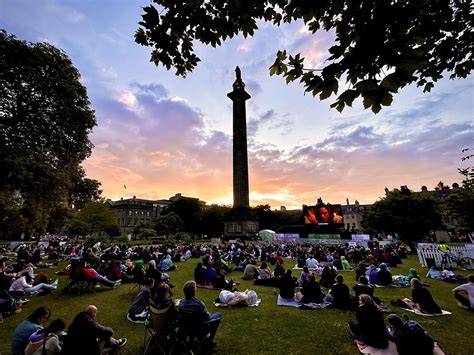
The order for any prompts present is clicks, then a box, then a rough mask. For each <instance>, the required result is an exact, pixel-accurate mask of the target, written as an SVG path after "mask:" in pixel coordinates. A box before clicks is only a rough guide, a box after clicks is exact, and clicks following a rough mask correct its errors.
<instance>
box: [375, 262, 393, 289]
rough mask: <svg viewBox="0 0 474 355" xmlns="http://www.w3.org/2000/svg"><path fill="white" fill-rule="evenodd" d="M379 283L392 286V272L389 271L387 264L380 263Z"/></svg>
mask: <svg viewBox="0 0 474 355" xmlns="http://www.w3.org/2000/svg"><path fill="white" fill-rule="evenodd" d="M378 274H379V285H382V286H390V285H391V284H392V274H391V273H390V271H388V268H387V264H385V263H382V264H380V270H379V272H378Z"/></svg>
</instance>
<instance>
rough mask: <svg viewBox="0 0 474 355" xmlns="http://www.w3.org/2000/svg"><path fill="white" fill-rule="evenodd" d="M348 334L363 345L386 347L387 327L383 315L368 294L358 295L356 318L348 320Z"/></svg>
mask: <svg viewBox="0 0 474 355" xmlns="http://www.w3.org/2000/svg"><path fill="white" fill-rule="evenodd" d="M349 334H350V336H351V338H353V339H355V340H357V341H358V342H360V343H363V344H365V345H368V346H373V347H375V348H378V349H386V348H387V347H388V338H387V328H386V327H385V323H384V320H383V315H382V313H381V312H380V311H379V310H378V309H377V306H376V304H375V302H374V300H373V299H372V297H370V296H369V295H360V296H359V307H357V310H356V320H355V321H354V320H352V321H350V322H349Z"/></svg>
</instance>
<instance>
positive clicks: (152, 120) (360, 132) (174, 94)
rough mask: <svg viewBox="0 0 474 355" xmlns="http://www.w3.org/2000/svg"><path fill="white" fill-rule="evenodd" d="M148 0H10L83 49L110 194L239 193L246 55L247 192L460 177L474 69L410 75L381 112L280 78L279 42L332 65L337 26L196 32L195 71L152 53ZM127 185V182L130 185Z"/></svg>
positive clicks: (350, 194)
mask: <svg viewBox="0 0 474 355" xmlns="http://www.w3.org/2000/svg"><path fill="white" fill-rule="evenodd" d="M148 3H149V2H148V1H144V0H140V1H138V0H137V1H130V0H128V1H126V0H101V1H93V0H63V1H60V0H28V1H27V0H0V28H3V29H5V30H6V31H7V32H9V33H12V34H14V35H16V36H17V38H19V39H24V40H27V41H31V42H39V41H44V42H49V43H51V44H53V45H55V46H57V47H59V48H61V49H62V50H64V51H65V52H66V53H67V55H68V56H69V57H70V58H71V59H72V61H73V63H74V65H75V66H76V67H77V68H78V69H79V71H80V73H81V75H82V82H83V84H84V85H85V86H86V87H87V89H88V94H89V98H90V101H91V105H92V107H93V109H94V110H95V112H96V118H97V122H98V125H97V127H95V128H94V131H93V134H92V135H91V137H90V138H91V140H92V142H93V143H94V145H95V148H94V150H93V153H92V155H91V157H90V158H89V159H88V160H87V161H85V162H84V167H85V169H86V172H87V174H88V177H90V178H94V179H98V180H100V181H101V182H102V187H103V191H104V192H103V195H104V196H105V197H108V198H112V199H118V198H120V197H122V196H124V197H131V196H133V195H136V196H137V197H141V198H153V199H158V198H169V197H170V196H173V195H174V194H175V193H178V192H181V193H183V194H184V195H188V196H195V197H199V198H200V199H202V200H204V201H206V202H208V203H219V204H222V203H226V204H231V203H232V106H231V101H230V100H229V99H228V98H227V96H226V94H227V93H228V92H229V91H231V89H232V83H233V81H234V79H235V72H234V69H235V66H236V65H239V66H240V68H241V70H242V79H243V80H244V82H245V83H246V89H247V91H248V92H249V93H250V95H251V96H252V98H251V99H250V100H249V101H247V120H248V145H249V176H250V200H251V204H252V205H257V204H262V203H269V204H270V205H271V206H272V207H273V208H279V207H280V206H282V205H284V206H287V207H290V208H291V207H295V208H298V207H300V206H301V204H303V203H306V204H310V203H314V202H315V201H316V199H317V198H318V197H322V198H323V200H324V201H325V202H330V203H345V201H346V198H349V200H350V201H351V202H353V201H354V200H358V201H359V202H360V203H373V202H374V201H376V200H377V199H378V198H379V197H380V196H383V194H384V188H385V187H388V188H389V189H393V188H396V187H399V186H400V185H408V187H409V188H411V189H413V190H420V188H421V186H422V185H426V186H428V188H430V189H431V188H434V187H435V186H436V185H437V183H438V182H439V181H443V182H444V183H446V184H449V185H451V184H452V183H453V182H460V180H461V179H460V175H459V173H458V171H457V168H458V167H462V166H463V164H464V163H462V162H461V157H462V153H461V149H463V148H466V147H471V148H474V144H473V143H474V120H473V85H474V82H473V79H472V78H470V79H465V80H456V81H452V80H442V81H440V82H439V83H438V84H437V85H436V86H435V88H434V89H433V90H432V92H431V93H430V94H423V93H422V92H421V91H420V90H419V89H417V88H416V87H408V88H405V89H403V90H402V91H401V93H400V94H399V95H397V96H395V98H394V101H393V104H392V107H390V108H388V109H383V110H382V112H380V113H379V114H377V115H374V114H373V113H372V112H371V111H366V110H363V107H362V103H361V102H360V101H357V102H355V103H354V105H353V106H354V107H353V108H349V109H347V110H345V111H344V112H343V114H340V113H338V112H337V111H335V110H332V109H330V107H329V106H330V104H331V103H332V102H333V101H332V100H331V98H330V99H328V100H325V101H322V102H320V101H319V100H318V99H314V98H313V97H312V96H311V95H306V96H305V95H304V93H303V88H302V87H301V86H299V85H298V84H290V85H286V84H285V82H284V80H283V79H282V78H280V77H269V75H268V68H269V66H270V65H271V64H272V63H273V61H274V59H275V53H276V52H277V50H279V49H287V50H288V51H289V52H290V53H297V52H301V53H302V55H303V56H305V57H306V58H307V64H308V66H311V67H313V68H318V67H321V66H322V65H323V63H324V60H325V58H326V57H327V56H328V54H327V48H328V47H330V46H331V44H332V41H333V34H331V33H325V32H322V33H320V34H318V35H317V36H314V35H310V34H309V33H308V32H307V31H305V28H304V26H303V25H302V24H301V23H294V24H291V25H287V26H284V27H281V28H274V27H272V26H271V25H269V24H265V23H261V24H260V29H259V30H258V31H257V32H256V34H255V36H254V37H253V38H247V39H244V38H243V37H241V36H240V37H238V38H234V39H233V40H230V41H227V42H225V43H224V45H223V46H222V47H220V48H218V49H214V48H212V47H209V48H207V47H204V46H202V45H199V44H196V47H195V48H196V52H197V54H198V56H199V57H200V58H201V60H202V61H201V63H200V64H199V65H198V67H197V69H196V70H195V71H194V72H193V73H192V74H190V75H188V77H187V78H185V79H183V78H181V77H177V76H175V75H174V72H173V71H171V72H168V71H166V70H165V69H163V68H162V67H159V68H157V67H155V66H154V65H153V64H152V63H150V62H149V53H150V50H149V49H148V48H144V47H140V46H139V45H137V44H135V42H134V40H133V34H134V32H135V30H136V29H137V27H138V25H137V23H138V21H140V19H141V14H142V9H141V7H142V6H145V5H147V4H148ZM124 185H126V189H124Z"/></svg>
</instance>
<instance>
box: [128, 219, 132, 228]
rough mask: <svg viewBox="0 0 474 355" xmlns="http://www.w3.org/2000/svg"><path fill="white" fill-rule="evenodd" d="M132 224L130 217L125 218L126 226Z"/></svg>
mask: <svg viewBox="0 0 474 355" xmlns="http://www.w3.org/2000/svg"><path fill="white" fill-rule="evenodd" d="M130 225H132V219H131V218H127V226H130Z"/></svg>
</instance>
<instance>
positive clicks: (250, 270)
mask: <svg viewBox="0 0 474 355" xmlns="http://www.w3.org/2000/svg"><path fill="white" fill-rule="evenodd" d="M256 279H258V268H257V261H256V260H255V259H252V261H250V263H248V264H247V265H246V266H245V269H244V274H243V275H242V280H256Z"/></svg>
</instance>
